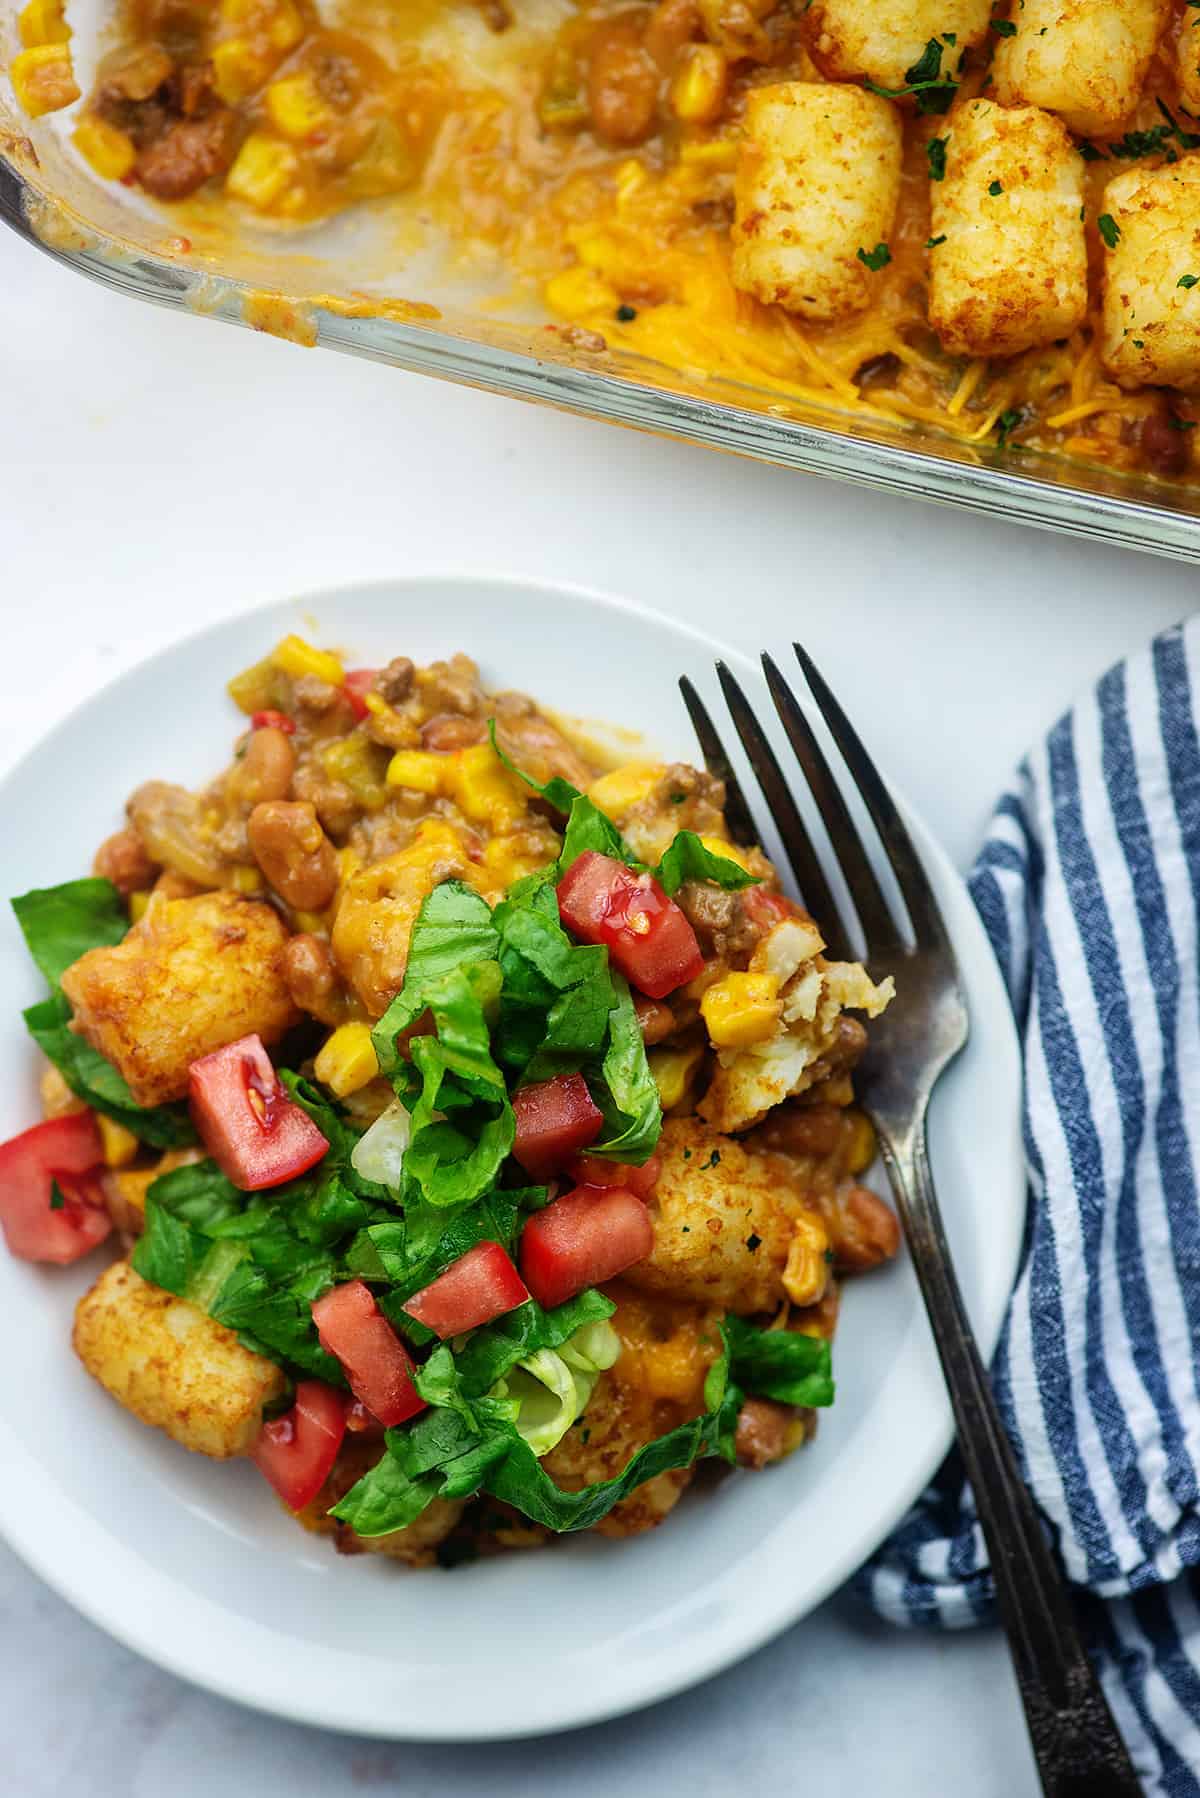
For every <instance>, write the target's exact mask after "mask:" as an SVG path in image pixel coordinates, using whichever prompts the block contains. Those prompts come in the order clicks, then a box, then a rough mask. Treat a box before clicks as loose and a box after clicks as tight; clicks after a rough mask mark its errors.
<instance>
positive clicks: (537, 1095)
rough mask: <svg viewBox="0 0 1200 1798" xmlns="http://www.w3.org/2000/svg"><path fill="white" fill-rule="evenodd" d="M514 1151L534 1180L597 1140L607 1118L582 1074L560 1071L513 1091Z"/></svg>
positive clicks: (550, 1171)
mask: <svg viewBox="0 0 1200 1798" xmlns="http://www.w3.org/2000/svg"><path fill="white" fill-rule="evenodd" d="M513 1111H514V1112H515V1114H516V1119H517V1135H516V1140H515V1142H514V1143H513V1151H512V1152H513V1154H514V1156H515V1157H516V1159H517V1160H518V1161H519V1162H520V1164H521V1166H522V1167H523V1168H524V1169H525V1172H526V1173H527V1174H528V1175H529V1176H530V1178H531V1179H533V1180H548V1179H549V1178H550V1176H551V1174H555V1173H557V1172H558V1170H559V1168H561V1167H565V1166H566V1164H567V1162H568V1161H569V1160H570V1159H571V1157H572V1155H575V1154H577V1153H578V1151H579V1150H580V1149H586V1147H587V1145H588V1144H589V1143H590V1142H595V1140H596V1138H597V1137H598V1136H599V1134H600V1132H601V1130H602V1129H603V1128H604V1118H603V1115H602V1114H601V1112H600V1111H599V1109H598V1108H597V1106H596V1104H595V1103H594V1101H593V1099H592V1095H591V1093H590V1092H589V1091H588V1089H587V1081H586V1080H585V1079H584V1077H583V1075H582V1074H557V1075H556V1076H555V1077H554V1079H553V1080H539V1081H538V1082H537V1084H536V1085H534V1086H523V1087H522V1088H521V1090H520V1092H518V1093H514V1094H513Z"/></svg>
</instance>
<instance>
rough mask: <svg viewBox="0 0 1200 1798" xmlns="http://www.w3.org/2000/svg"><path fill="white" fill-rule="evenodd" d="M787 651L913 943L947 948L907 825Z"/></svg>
mask: <svg viewBox="0 0 1200 1798" xmlns="http://www.w3.org/2000/svg"><path fill="white" fill-rule="evenodd" d="M792 648H793V649H794V650H795V652H796V660H797V661H798V662H799V664H800V666H801V668H802V669H803V671H804V678H805V680H806V681H807V682H808V685H809V689H810V691H811V692H812V696H813V698H814V699H815V700H816V702H817V705H818V706H819V707H820V710H821V716H822V717H823V718H824V720H825V722H826V724H827V725H828V726H829V734H830V736H831V737H832V738H833V740H834V742H835V743H836V744H837V746H838V750H839V752H840V754H841V757H842V760H843V761H844V762H845V764H846V767H847V769H848V770H849V773H850V778H851V779H852V780H853V781H854V783H855V785H856V786H857V788H858V790H859V793H860V794H861V795H862V799H863V803H864V804H865V806H866V808H867V811H868V812H869V813H870V816H871V822H872V823H873V824H874V826H875V828H876V830H877V831H878V832H879V838H880V841H881V842H882V844H883V847H884V852H885V854H886V855H887V858H888V862H889V864H890V866H891V870H892V873H893V874H894V875H895V877H896V884H897V886H898V887H899V888H900V895H901V897H902V899H903V900H904V903H905V905H906V906H907V907H908V915H909V917H910V918H911V920H912V926H913V930H914V932H915V934H916V938H917V941H918V943H920V944H922V945H923V946H930V945H933V944H938V945H948V943H949V938H948V937H947V935H946V926H945V924H944V923H943V921H942V914H941V912H940V911H939V909H938V903H937V900H936V899H935V898H934V894H933V888H932V887H931V886H930V884H929V878H928V876H927V875H926V873H925V870H924V868H923V867H922V865H921V858H920V857H919V856H918V854H917V851H916V849H915V847H914V846H913V840H912V838H911V836H910V835H909V833H908V826H907V825H906V824H905V822H904V820H903V818H902V817H901V816H900V813H899V811H898V810H897V809H896V803H895V801H894V799H893V798H892V796H891V794H890V793H889V792H888V790H887V788H886V786H885V785H884V783H883V781H882V780H881V779H880V776H879V770H878V769H877V768H876V766H875V764H874V762H873V761H872V760H871V758H870V756H869V755H868V754H867V752H866V750H865V749H864V748H863V746H862V742H861V741H860V739H859V735H858V732H857V731H856V730H855V728H854V726H853V725H852V724H851V722H850V720H849V719H848V718H847V716H846V714H845V712H843V710H842V708H841V706H840V705H839V704H838V702H837V700H836V699H835V698H834V696H833V693H832V692H831V691H830V688H829V686H828V684H827V683H826V681H825V680H824V679H823V678H822V676H821V674H820V673H819V671H818V669H817V666H816V664H815V662H814V661H813V659H812V657H811V656H810V655H809V654H808V652H807V651H806V650H805V649H803V648H802V647H801V645H800V644H799V643H793V644H792Z"/></svg>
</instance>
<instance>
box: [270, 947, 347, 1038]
mask: <svg viewBox="0 0 1200 1798" xmlns="http://www.w3.org/2000/svg"><path fill="white" fill-rule="evenodd" d="M283 977H284V979H285V980H286V981H287V986H288V991H289V993H290V994H291V995H292V999H293V1000H294V1002H295V1003H296V1004H297V1005H298V1006H299V1007H300V1009H301V1011H306V1012H308V1013H309V1014H310V1015H311V1016H312V1017H314V1018H319V1019H320V1021H321V1023H322V1024H333V1025H337V1024H340V1023H341V1022H342V1006H341V999H342V983H341V981H340V980H339V978H338V972H337V969H336V968H335V967H334V965H333V956H332V954H331V953H330V949H329V944H328V943H326V942H323V941H322V939H321V938H320V937H319V936H310V935H309V934H308V932H307V931H301V932H300V934H299V935H298V936H294V937H290V938H289V939H288V945H287V948H286V949H285V950H284V952H283Z"/></svg>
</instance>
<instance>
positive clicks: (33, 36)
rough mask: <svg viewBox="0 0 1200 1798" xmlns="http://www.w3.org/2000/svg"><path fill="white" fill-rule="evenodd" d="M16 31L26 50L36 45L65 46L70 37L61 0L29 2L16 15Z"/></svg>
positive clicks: (69, 28) (34, 0)
mask: <svg viewBox="0 0 1200 1798" xmlns="http://www.w3.org/2000/svg"><path fill="white" fill-rule="evenodd" d="M17 30H18V32H19V33H20V36H21V42H22V44H23V45H24V46H25V48H26V50H32V49H33V48H34V47H35V46H36V45H37V44H65V43H66V42H67V41H68V39H69V38H70V36H71V27H70V26H69V25H68V24H67V21H66V19H65V18H64V17H63V8H62V0H29V4H28V6H25V7H23V8H22V9H21V11H20V12H19V13H18V14H17Z"/></svg>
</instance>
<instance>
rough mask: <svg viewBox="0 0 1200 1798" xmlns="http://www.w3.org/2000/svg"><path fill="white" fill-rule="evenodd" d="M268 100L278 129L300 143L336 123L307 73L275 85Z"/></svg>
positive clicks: (271, 87) (277, 82) (273, 84)
mask: <svg viewBox="0 0 1200 1798" xmlns="http://www.w3.org/2000/svg"><path fill="white" fill-rule="evenodd" d="M265 99H266V103H267V113H268V115H269V117H270V120H271V123H272V124H273V125H274V127H275V129H276V130H277V131H282V132H283V135H284V136H285V137H291V138H295V139H296V140H297V142H299V141H300V140H301V139H303V138H306V137H308V136H310V135H311V133H312V132H314V131H319V130H320V129H321V127H322V126H323V125H328V124H329V123H330V122H331V120H332V116H333V115H332V114H331V113H330V111H329V108H328V107H327V106H326V105H325V102H324V101H323V100H322V98H321V96H320V94H319V93H318V92H317V84H316V82H315V81H314V80H313V78H312V76H311V75H309V74H307V73H306V72H301V73H300V74H299V75H285V76H283V77H282V79H281V80H279V81H273V82H272V83H271V85H270V87H269V88H268V89H267V91H266V95H265Z"/></svg>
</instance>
